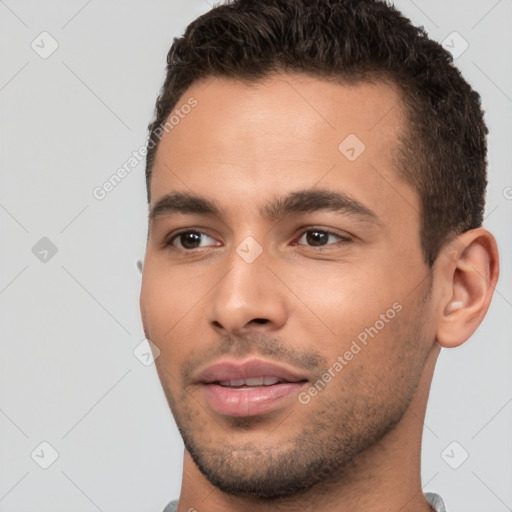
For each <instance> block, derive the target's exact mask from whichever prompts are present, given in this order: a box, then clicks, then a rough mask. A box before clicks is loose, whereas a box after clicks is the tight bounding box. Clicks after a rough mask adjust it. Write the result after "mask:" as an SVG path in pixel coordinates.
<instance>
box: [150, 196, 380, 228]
mask: <svg viewBox="0 0 512 512" xmlns="http://www.w3.org/2000/svg"><path fill="white" fill-rule="evenodd" d="M321 210H325V211H332V212H339V213H344V214H347V215H353V216H356V217H359V218H361V219H362V220H365V221H370V222H374V223H376V224H381V222H380V220H379V217H378V216H377V214H376V213H375V212H374V211H372V210H370V209H369V208H368V207H366V206H364V205H363V204H361V203H360V202H359V201H357V200H355V199H354V198H352V197H350V196H349V195H348V194H346V193H345V192H334V191H332V190H328V189H307V190H299V191H296V192H292V193H290V194H289V195H287V196H285V197H275V198H273V199H272V200H271V201H270V202H269V203H267V204H266V205H265V206H264V207H263V208H261V209H260V214H261V215H262V216H264V217H267V218H269V219H276V218H280V217H284V216H285V215H289V214H292V213H313V212H316V211H321ZM187 213H195V214H200V215H213V216H217V217H219V218H222V212H221V211H220V209H219V208H217V206H216V205H215V204H214V203H213V202H212V201H210V200H209V199H206V198H205V197H201V196H198V195H195V194H190V193H188V192H172V193H170V194H166V195H164V196H163V197H162V198H160V199H159V200H158V201H157V202H156V204H155V205H154V206H153V208H152V209H151V211H150V213H149V221H150V222H152V221H154V220H155V219H156V218H157V217H160V216H167V215H173V214H187Z"/></svg>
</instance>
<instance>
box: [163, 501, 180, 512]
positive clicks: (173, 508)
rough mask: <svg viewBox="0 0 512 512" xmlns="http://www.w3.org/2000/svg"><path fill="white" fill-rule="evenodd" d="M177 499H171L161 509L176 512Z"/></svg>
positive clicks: (166, 511)
mask: <svg viewBox="0 0 512 512" xmlns="http://www.w3.org/2000/svg"><path fill="white" fill-rule="evenodd" d="M177 507H178V500H174V501H171V502H170V503H169V504H168V505H167V506H166V507H165V508H164V510H163V512H176V510H177Z"/></svg>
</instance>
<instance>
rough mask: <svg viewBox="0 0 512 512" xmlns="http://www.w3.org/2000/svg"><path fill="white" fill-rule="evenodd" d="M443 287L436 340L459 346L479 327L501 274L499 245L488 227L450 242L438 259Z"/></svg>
mask: <svg viewBox="0 0 512 512" xmlns="http://www.w3.org/2000/svg"><path fill="white" fill-rule="evenodd" d="M435 266H436V273H437V274H438V276H437V277H438V279H439V280H440V286H441V289H442V292H441V300H440V302H439V307H438V310H437V315H438V322H437V331H436V335H437V342H438V343H439V344H440V345H441V346H443V347H446V348H451V347H457V346H459V345H461V344H462V343H464V342H465V341H466V340H467V339H468V338H470V337H471V335H472V334H473V333H474V332H475V331H476V329H477V327H478V326H479V325H480V322H481V321H482V320H483V318H484V316H485V314H486V313H487V310H488V308H489V304H490V302H491V298H492V295H493V293H494V289H495V287H496V282H497V281H498V274H499V255H498V247H497V244H496V240H495V238H494V236H493V235H492V234H491V233H490V232H489V231H487V230H486V229H485V228H482V227H480V228H476V229H472V230H470V231H466V232H465V233H462V234H461V235H459V236H457V237H456V238H455V239H454V240H452V241H451V242H449V243H448V244H447V245H446V246H445V247H444V248H443V249H442V252H441V253H440V254H439V257H438V260H437V261H436V264H435Z"/></svg>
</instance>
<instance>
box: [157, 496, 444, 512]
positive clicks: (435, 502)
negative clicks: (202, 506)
mask: <svg viewBox="0 0 512 512" xmlns="http://www.w3.org/2000/svg"><path fill="white" fill-rule="evenodd" d="M425 499H426V500H427V501H428V502H429V503H430V505H432V507H434V510H435V511H436V512H448V511H447V510H446V506H445V504H444V501H443V498H441V496H439V494H436V493H435V492H426V493H425ZM164 512H167V511H164Z"/></svg>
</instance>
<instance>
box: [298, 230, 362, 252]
mask: <svg viewBox="0 0 512 512" xmlns="http://www.w3.org/2000/svg"><path fill="white" fill-rule="evenodd" d="M309 231H321V232H322V233H327V234H328V235H333V236H335V237H337V238H340V239H341V240H340V241H339V242H341V243H346V242H351V241H353V237H352V236H351V235H349V234H348V233H344V234H341V233H338V232H337V231H334V230H332V229H330V228H325V227H322V226H307V227H304V228H301V230H300V231H299V234H298V235H297V236H295V238H294V240H295V241H297V240H300V239H301V238H302V237H303V236H304V234H306V233H308V232H309ZM337 243H338V242H337ZM295 245H305V246H306V247H311V248H313V249H321V248H322V247H327V246H329V245H334V244H326V245H324V246H314V245H309V246H308V245H306V244H298V243H297V242H295Z"/></svg>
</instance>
